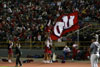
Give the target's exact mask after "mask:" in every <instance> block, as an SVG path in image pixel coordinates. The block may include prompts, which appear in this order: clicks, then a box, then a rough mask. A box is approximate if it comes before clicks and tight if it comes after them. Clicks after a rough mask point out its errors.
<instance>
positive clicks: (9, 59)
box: [8, 40, 13, 63]
mask: <svg viewBox="0 0 100 67" xmlns="http://www.w3.org/2000/svg"><path fill="white" fill-rule="evenodd" d="M12 47H13V42H12V41H10V40H9V44H8V62H9V63H11V62H12V57H13V50H12Z"/></svg>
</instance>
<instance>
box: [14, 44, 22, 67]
mask: <svg viewBox="0 0 100 67" xmlns="http://www.w3.org/2000/svg"><path fill="white" fill-rule="evenodd" d="M15 54H16V67H18V64H20V66H22V63H21V61H20V57H21V50H20V44H19V43H17V44H15Z"/></svg>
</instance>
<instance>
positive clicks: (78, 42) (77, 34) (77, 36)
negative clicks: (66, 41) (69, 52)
mask: <svg viewBox="0 0 100 67" xmlns="http://www.w3.org/2000/svg"><path fill="white" fill-rule="evenodd" d="M77 43H78V44H79V29H78V30H77Z"/></svg>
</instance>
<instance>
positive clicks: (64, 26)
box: [50, 12, 79, 40]
mask: <svg viewBox="0 0 100 67" xmlns="http://www.w3.org/2000/svg"><path fill="white" fill-rule="evenodd" d="M78 28H79V25H78V12H73V13H70V14H63V15H61V16H59V17H58V18H57V20H56V24H55V26H54V27H53V32H52V33H51V35H50V37H51V39H52V40H57V39H58V38H60V37H61V36H62V35H64V34H66V33H68V32H71V31H74V30H76V29H78Z"/></svg>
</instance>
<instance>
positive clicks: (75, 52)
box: [72, 42, 78, 61]
mask: <svg viewBox="0 0 100 67" xmlns="http://www.w3.org/2000/svg"><path fill="white" fill-rule="evenodd" d="M77 51H78V44H77V43H76V42H75V43H74V44H73V45H72V53H73V55H72V61H73V60H75V59H76V56H77Z"/></svg>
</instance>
